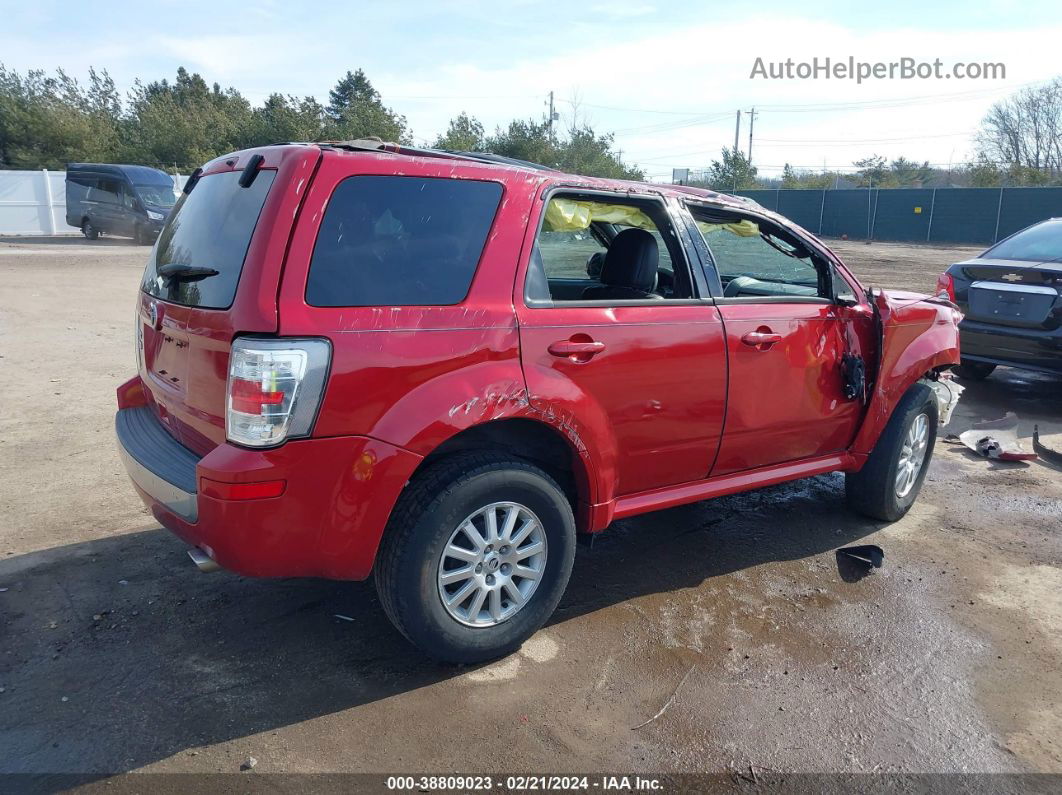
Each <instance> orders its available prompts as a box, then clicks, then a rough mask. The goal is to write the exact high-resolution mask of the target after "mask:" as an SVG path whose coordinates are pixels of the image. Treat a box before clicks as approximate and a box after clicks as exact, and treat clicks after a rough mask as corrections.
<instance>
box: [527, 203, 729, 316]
mask: <svg viewBox="0 0 1062 795" xmlns="http://www.w3.org/2000/svg"><path fill="white" fill-rule="evenodd" d="M558 194H560V195H561V196H571V197H574V198H580V197H587V198H590V199H612V200H616V199H618V200H620V201H623V200H626V201H627V202H632V201H633V202H646V203H648V202H652V203H654V204H657V205H659V207H660V209H661V210H662V211H663V215H664V216H665V217H666V218H667V220H668V223H670V224H671V227H672V229H671V231H672V232H673V233H674V235H675V237H676V238H677V239H678V250H679V253H680V255H681V263H682V264H684V265H685V267H686V273H687V274H689V275H691V276H693V278H692V281H693V284H692V287H693V289H694V290H703V289H704V287H703V286H702V284H701V282H700V280H698V279H697V278H696V276H695V275H693V272H694V264H693V261H692V258H691V256H690V252H689V250H688V247H687V246H686V245H685V244H684V242H683V239H682V235H681V234H680V233H679V228H680V227H679V225H678V224H677V223H676V218H675V215H674V213H673V212H672V209H671V207H670V206H669V203H668V202H667V201H666V200H665V199H664V197H663V196H659V195H650V194H639V193H634V192H631V191H625V192H620V191H610V190H601V189H595V188H588V189H583V188H580V187H579V186H577V185H564V184H558V185H552V186H549V187H547V188H546V189H545V190H543V191H542V192H541V193H540V194H539V198H538V200H539V201H540V202H542V208H541V212H540V213H539V218H538V225H537V226H536V228H535V236H534V242H533V244H532V247H531V252H530V253H529V255H528V257H529V259H528V263H527V268H526V270H525V272H524V287H523V290H522V291H521V292H522V293H523V296H524V306H526V307H527V308H528V309H556V308H568V307H572V308H580V307H584V308H585V307H607V306H660V305H661V304H663V305H664V306H683V305H701V304H704V303H711V298H710V297H709V298H704V297H698V296H695V297H693V298H669V299H666V300H664V301H661V300H659V299H655V298H647V299H633V300H632V299H617V300H601V301H559V302H558V301H554V300H553V297H552V295H549V284H548V278H547V276H546V271H545V267H544V265H543V263H542V259H541V254H540V252H539V247H538V239H539V235H541V234H542V228H543V227H544V226H545V223H546V207H547V206H548V205H549V202H550V200H551V199H553V198H554V197H556V196H557V195H558ZM658 231H659V230H658ZM662 234H663V233H661V235H662ZM596 237H597V236H596V235H595V238H596ZM668 253H669V255H670V254H671V252H670V249H669V251H668ZM675 264H676V263H675V260H674V257H672V265H673V266H674V265H675ZM543 287H545V291H544V292H543Z"/></svg>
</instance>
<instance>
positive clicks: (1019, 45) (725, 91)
mask: <svg viewBox="0 0 1062 795" xmlns="http://www.w3.org/2000/svg"><path fill="white" fill-rule="evenodd" d="M5 5H6V6H7V8H6V10H4V12H3V14H4V18H3V27H2V28H0V62H2V63H4V64H5V65H6V66H7V67H9V68H14V69H17V70H20V71H22V70H26V69H29V68H44V69H53V68H55V67H62V68H64V69H66V70H68V71H69V72H71V73H73V74H75V75H79V76H80V75H83V74H84V73H85V71H86V70H87V69H88V67H89V66H90V65H91V66H95V67H96V68H106V69H107V70H108V71H109V72H110V73H111V75H112V76H113V77H114V78H115V80H116V82H117V83H118V85H119V87H121V88H123V89H124V88H127V87H128V86H130V85H131V84H132V81H133V80H134V79H135V78H136V77H141V78H143V79H146V80H153V79H159V78H162V77H168V76H169V77H172V75H173V74H174V72H175V71H176V69H177V67H178V66H180V65H184V66H186V67H188V68H189V69H191V70H194V71H198V72H200V73H201V74H202V75H203V77H204V78H206V80H207V81H208V82H215V81H216V82H220V83H221V84H222V85H223V86H229V85H231V86H234V87H236V88H237V89H239V90H240V91H241V92H242V93H243V94H244V95H245V96H246V97H247V98H248V99H249V100H251V101H252V102H254V103H260V102H261V101H262V100H263V99H264V98H265V97H266V96H267V95H268V94H269V93H271V92H273V91H279V92H282V93H285V94H294V95H300V96H301V95H307V94H312V95H315V96H317V97H318V98H321V99H325V98H326V97H327V92H328V89H329V88H330V87H331V86H332V85H333V84H334V83H335V80H336V79H337V77H339V76H340V75H341V74H343V73H344V72H345V71H346V70H347V69H355V68H358V67H361V68H363V69H364V70H365V71H366V73H367V74H368V75H369V77H370V79H371V80H372V81H373V83H374V84H375V86H376V87H377V88H378V89H379V90H380V91H381V93H382V94H383V96H384V101H385V102H386V103H387V104H389V105H390V106H392V107H393V108H394V109H395V110H397V111H399V112H401V113H403V114H405V115H406V117H407V118H408V120H409V122H410V125H411V127H412V129H413V133H414V135H415V136H416V138H417V139H418V141H430V140H431V139H433V138H434V137H435V135H436V134H437V133H439V132H440V131H442V130H444V129H445V127H446V123H447V121H448V119H449V118H450V117H451V116H453V115H455V114H456V113H458V112H460V111H462V110H464V111H467V112H468V113H470V114H472V115H475V116H477V117H478V118H479V119H480V120H481V121H483V122H484V124H485V125H486V126H487V127H488V128H492V127H493V126H494V125H496V124H499V123H504V122H507V121H508V120H509V119H511V118H513V117H536V118H538V117H541V115H542V114H543V113H544V112H545V102H546V97H547V95H548V93H549V92H550V91H551V90H552V91H553V92H555V97H556V102H557V109H558V111H559V112H560V114H561V121H562V123H568V122H569V121H570V120H571V117H572V114H573V112H577V113H578V115H579V118H580V119H582V120H584V121H587V122H589V123H591V124H592V125H593V126H594V127H595V128H596V129H598V130H599V131H612V132H615V134H616V140H617V145H618V147H619V148H620V149H622V151H623V158H624V160H628V161H633V162H636V163H638V164H639V165H641V166H642V167H644V168H645V169H646V171H647V173H648V174H649V175H650V176H653V177H670V175H671V169H672V168H673V167H690V168H699V167H703V166H704V165H706V164H707V163H708V162H710V160H711V159H712V158H713V157H717V156H718V153H719V149H720V147H722V146H729V145H732V144H733V140H734V115H735V111H736V110H737V109H738V108H742V109H748V108H750V107H753V106H755V107H756V108H757V109H758V111H759V113H758V115H757V117H756V122H755V140H754V144H753V147H754V149H753V160H754V162H755V164H756V165H757V166H758V167H759V168H760V169H761V173H765V174H771V173H775V172H777V171H780V170H781V167H782V165H783V164H784V163H787V162H788V163H792V164H793V165H794V166H797V167H803V168H809V169H821V168H823V167H826V168H845V167H849V166H850V165H851V162H852V160H854V159H857V158H860V157H863V156H866V155H868V154H872V153H878V154H882V155H886V156H889V157H896V156H899V155H906V156H908V157H910V158H913V159H919V160H928V161H930V162H931V163H934V164H942V165H947V164H948V163H949V162H950V163H960V162H962V161H963V160H965V159H967V158H968V157H970V155H971V152H972V135H973V133H974V132H975V131H976V129H977V126H978V122H979V121H980V119H981V118H982V116H983V115H984V112H985V111H986V109H987V108H988V106H989V105H990V104H991V103H992V102H993V101H995V100H997V99H999V98H1002V97H1004V96H1006V95H1007V94H1008V93H1010V92H1011V91H1013V90H1015V89H1017V88H1020V87H1021V86H1024V85H1028V84H1034V83H1037V82H1040V81H1043V80H1045V79H1049V78H1051V77H1054V76H1056V75H1058V74H1060V73H1062V65H1060V63H1059V59H1058V48H1059V42H1062V4H1060V3H1058V2H1057V0H1043V1H1041V0H1031V2H1003V1H1002V0H996V1H995V2H986V3H980V4H969V3H954V4H947V3H930V2H925V1H924V0H922V1H921V2H908V1H907V0H891V1H890V2H888V3H877V4H874V8H872V9H871V8H859V9H858V10H857V9H856V7H855V4H853V3H851V2H850V1H849V2H840V1H839V0H838V1H837V2H834V1H833V0H827V2H820V3H818V4H817V6H816V7H815V8H813V9H812V8H809V7H807V6H806V5H803V6H794V4H792V3H774V2H761V3H758V4H757V3H732V2H730V3H712V4H709V3H679V2H674V0H668V1H667V2H665V1H664V0H613V1H612V2H599V0H586V2H583V3H578V2H571V0H568V2H563V3H551V2H545V1H544V0H543V1H541V2H498V1H497V0H496V1H495V2H447V0H415V1H414V2H401V1H400V0H393V2H389V3H358V2H349V1H348V2H344V3H336V4H328V3H324V2H316V3H313V4H301V3H297V2H281V0H245V2H230V0H210V2H204V1H203V0H183V2H170V0H151V2H147V3H134V2H111V3H108V2H105V1H103V2H98V3H79V4H73V3H70V2H55V1H54V0H36V2H33V3H8V4H5ZM816 56H817V57H818V58H819V59H820V60H821V59H825V58H827V57H829V58H832V59H833V60H835V61H838V60H845V61H846V60H847V59H848V58H849V57H854V58H855V59H857V60H861V61H868V62H874V61H883V62H890V61H897V60H899V59H901V58H904V57H909V58H914V59H916V60H925V61H932V60H933V59H936V58H939V59H941V61H942V62H943V64H944V68H945V70H949V69H950V68H951V66H952V65H953V64H954V63H956V62H963V63H969V62H986V61H987V62H993V63H1002V64H1004V65H1005V69H1006V78H1005V79H998V78H997V79H987V80H986V79H981V80H972V79H955V78H951V79H945V78H940V79H928V80H920V79H909V80H901V79H892V80H889V79H881V80H868V81H866V82H863V83H862V84H857V83H856V82H855V81H846V80H836V79H830V80H827V79H818V80H810V79H809V80H800V79H792V80H764V79H755V78H751V77H750V74H751V72H752V68H753V65H754V63H755V61H756V58H757V57H760V58H762V59H763V60H764V61H765V62H778V61H785V60H786V59H787V58H793V59H794V61H797V62H800V61H810V60H811V59H812V58H814V57H816ZM747 135H748V124H747V119H745V120H743V125H742V135H741V139H742V140H741V146H742V148H743V149H744V148H746V147H747V146H748V138H747Z"/></svg>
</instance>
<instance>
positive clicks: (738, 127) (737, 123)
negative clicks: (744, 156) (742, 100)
mask: <svg viewBox="0 0 1062 795" xmlns="http://www.w3.org/2000/svg"><path fill="white" fill-rule="evenodd" d="M740 136H741V109H740V108H738V112H737V120H736V121H735V122H734V154H737V151H738V138H739V137H740Z"/></svg>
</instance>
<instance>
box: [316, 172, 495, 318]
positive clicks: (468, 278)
mask: <svg viewBox="0 0 1062 795" xmlns="http://www.w3.org/2000/svg"><path fill="white" fill-rule="evenodd" d="M501 196H502V186H501V185H500V184H499V183H497V182H479V181H476V180H465V179H445V178H421V177H384V176H361V177H348V178H347V179H345V180H343V181H342V182H341V183H340V184H339V186H338V187H337V188H336V189H335V192H334V193H333V194H332V198H331V200H330V201H329V203H328V209H327V210H326V211H325V215H324V219H323V220H322V221H321V228H320V230H318V233H317V243H316V244H315V246H314V250H313V258H312V259H311V261H310V275H309V279H308V281H307V284H306V301H307V303H309V304H311V305H312V306H445V305H450V304H459V303H461V301H463V300H464V298H465V296H466V295H467V294H468V288H469V286H470V285H471V284H472V277H473V275H475V272H476V265H477V264H478V263H479V258H480V255H481V254H482V253H483V246H484V244H485V243H486V240H487V234H488V233H489V232H490V227H491V224H492V223H493V222H494V215H495V213H496V212H497V210H498V203H499V202H500V201H501Z"/></svg>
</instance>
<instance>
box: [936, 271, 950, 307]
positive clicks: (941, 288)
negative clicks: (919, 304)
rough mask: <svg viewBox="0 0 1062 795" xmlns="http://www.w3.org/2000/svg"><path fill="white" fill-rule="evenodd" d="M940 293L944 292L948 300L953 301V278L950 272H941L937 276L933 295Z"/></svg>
mask: <svg viewBox="0 0 1062 795" xmlns="http://www.w3.org/2000/svg"><path fill="white" fill-rule="evenodd" d="M941 293H946V294H947V296H948V300H949V301H952V302H954V301H955V280H954V279H953V278H952V277H951V274H950V273H942V274H940V276H938V277H937V291H936V293H934V295H940V294H941Z"/></svg>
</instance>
